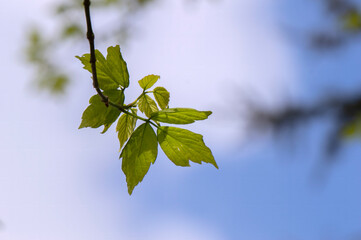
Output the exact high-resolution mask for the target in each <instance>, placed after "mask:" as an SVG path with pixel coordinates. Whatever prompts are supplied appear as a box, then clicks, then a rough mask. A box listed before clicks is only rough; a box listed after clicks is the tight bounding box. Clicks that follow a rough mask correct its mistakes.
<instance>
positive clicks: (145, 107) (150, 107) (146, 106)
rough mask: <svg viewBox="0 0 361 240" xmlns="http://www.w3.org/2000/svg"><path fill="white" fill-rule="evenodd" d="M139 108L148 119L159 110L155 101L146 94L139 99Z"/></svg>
mask: <svg viewBox="0 0 361 240" xmlns="http://www.w3.org/2000/svg"><path fill="white" fill-rule="evenodd" d="M138 107H139V110H140V111H141V112H142V113H144V114H145V115H146V116H147V117H150V116H151V114H152V113H155V112H157V111H158V110H159V109H158V107H157V104H156V103H155V101H154V100H153V99H152V98H151V97H149V96H148V95H146V94H143V95H142V96H141V97H140V98H139V102H138Z"/></svg>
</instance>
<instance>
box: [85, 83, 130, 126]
mask: <svg viewBox="0 0 361 240" xmlns="http://www.w3.org/2000/svg"><path fill="white" fill-rule="evenodd" d="M104 94H105V95H106V96H108V97H109V100H111V101H112V102H114V103H116V104H119V105H122V104H123V102H124V94H123V92H122V91H119V90H108V91H104ZM89 103H90V105H89V106H88V107H87V108H86V109H85V111H84V112H83V116H82V122H81V124H80V126H79V128H84V127H91V128H98V127H100V126H102V125H104V127H105V128H104V131H103V133H104V132H105V131H106V130H107V129H108V128H109V127H110V125H111V124H112V123H113V122H114V121H115V120H116V119H117V118H118V116H119V114H120V111H119V110H118V109H116V108H114V107H111V106H109V107H106V106H105V104H104V103H103V102H102V101H101V98H100V97H99V96H98V95H94V96H92V97H91V98H90V100H89Z"/></svg>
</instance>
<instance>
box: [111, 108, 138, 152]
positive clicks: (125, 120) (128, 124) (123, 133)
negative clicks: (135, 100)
mask: <svg viewBox="0 0 361 240" xmlns="http://www.w3.org/2000/svg"><path fill="white" fill-rule="evenodd" d="M132 112H133V113H134V114H136V111H132ZM136 123H137V119H136V118H135V117H133V116H131V115H129V114H123V115H122V116H120V118H119V120H118V123H117V127H116V131H117V132H118V138H119V143H120V148H119V150H120V149H122V147H123V145H124V143H125V142H126V141H127V140H128V139H129V137H130V136H131V135H132V133H133V131H134V128H135V125H136Z"/></svg>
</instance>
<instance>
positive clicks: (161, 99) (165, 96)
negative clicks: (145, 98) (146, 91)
mask: <svg viewBox="0 0 361 240" xmlns="http://www.w3.org/2000/svg"><path fill="white" fill-rule="evenodd" d="M153 95H154V98H155V100H156V101H157V103H158V105H159V107H160V108H161V109H165V108H167V107H168V104H169V92H168V91H167V89H165V88H164V87H156V88H154V90H153Z"/></svg>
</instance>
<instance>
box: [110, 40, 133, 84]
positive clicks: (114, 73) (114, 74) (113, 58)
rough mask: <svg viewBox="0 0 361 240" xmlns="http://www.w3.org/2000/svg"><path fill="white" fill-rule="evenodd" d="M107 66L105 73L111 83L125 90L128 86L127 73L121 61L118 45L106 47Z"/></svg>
mask: <svg viewBox="0 0 361 240" xmlns="http://www.w3.org/2000/svg"><path fill="white" fill-rule="evenodd" d="M107 66H108V69H107V73H108V75H109V76H110V77H111V78H112V79H113V81H115V82H117V83H119V85H120V86H122V87H124V88H127V87H128V86H129V73H128V68H127V63H126V62H125V61H124V59H123V56H122V54H121V52H120V47H119V45H117V46H115V47H108V55H107Z"/></svg>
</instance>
